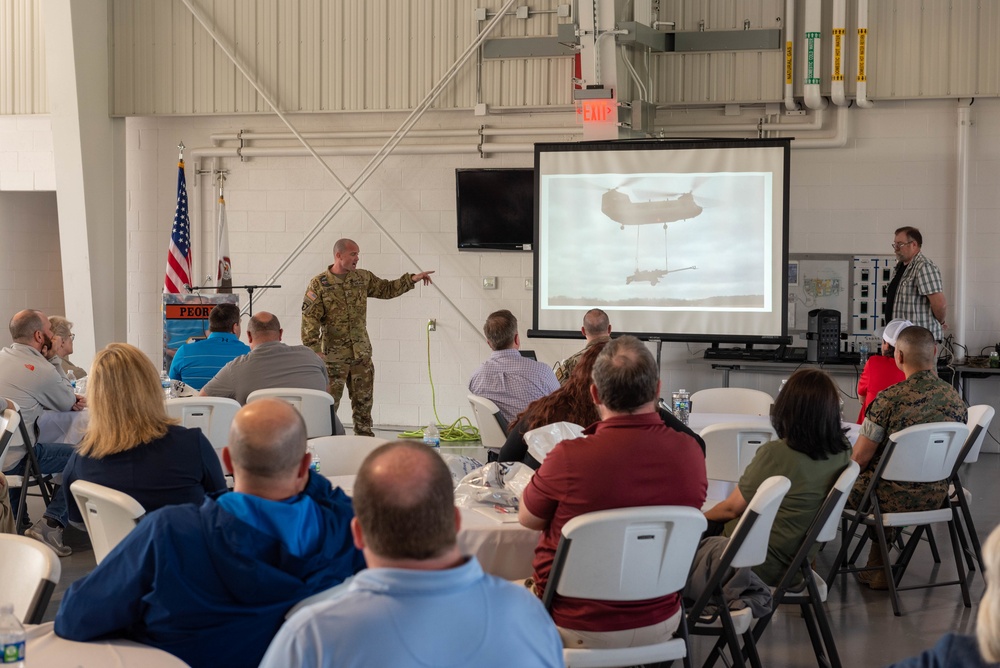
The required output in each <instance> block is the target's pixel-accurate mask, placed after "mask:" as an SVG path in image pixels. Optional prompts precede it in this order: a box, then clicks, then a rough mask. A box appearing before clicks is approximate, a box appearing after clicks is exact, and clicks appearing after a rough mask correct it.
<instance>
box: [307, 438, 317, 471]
mask: <svg viewBox="0 0 1000 668" xmlns="http://www.w3.org/2000/svg"><path fill="white" fill-rule="evenodd" d="M308 450H309V457H310V459H309V468H310V469H311V470H313V471H314V472H315V473H316V475H319V474H320V466H319V455H318V454H316V448H314V447H313V446H311V445H310V446H308Z"/></svg>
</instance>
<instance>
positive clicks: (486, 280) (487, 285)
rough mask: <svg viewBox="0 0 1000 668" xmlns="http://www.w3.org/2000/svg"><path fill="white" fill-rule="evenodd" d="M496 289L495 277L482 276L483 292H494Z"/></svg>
mask: <svg viewBox="0 0 1000 668" xmlns="http://www.w3.org/2000/svg"><path fill="white" fill-rule="evenodd" d="M496 289H497V277H496V276H483V290H496Z"/></svg>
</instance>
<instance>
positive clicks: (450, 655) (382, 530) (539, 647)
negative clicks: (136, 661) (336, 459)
mask: <svg viewBox="0 0 1000 668" xmlns="http://www.w3.org/2000/svg"><path fill="white" fill-rule="evenodd" d="M354 508H355V518H354V519H353V520H351V533H352V534H353V536H354V544H355V545H356V546H357V547H359V548H360V549H361V550H362V551H363V552H364V555H365V560H366V561H367V563H368V569H367V570H365V571H362V572H360V573H358V574H357V575H355V576H354V581H353V582H352V583H351V584H350V586H349V587H348V589H347V591H346V592H345V593H343V594H341V595H340V596H337V597H334V598H332V599H330V600H328V601H325V602H323V603H317V604H314V605H310V606H307V607H305V608H303V609H302V610H300V611H299V612H297V613H295V614H294V615H292V617H291V618H290V619H289V620H288V621H287V622H285V624H284V626H282V627H281V631H279V632H278V635H277V636H275V639H274V640H273V641H272V642H271V646H270V647H269V648H268V650H267V654H265V655H264V660H263V661H262V662H261V664H260V665H261V668H284V667H285V666H315V667H320V666H330V667H332V666H337V667H338V668H339V667H351V666H480V667H483V666H485V667H489V666H496V667H497V668H500V667H501V666H503V667H506V666H562V665H563V659H562V641H561V640H560V638H559V633H558V632H557V631H556V628H555V625H554V624H553V622H552V620H551V618H550V617H549V616H548V614H547V613H546V612H545V609H544V608H543V607H542V604H541V603H540V602H539V600H538V598H536V597H535V596H533V595H532V594H531V593H530V592H529V591H528V590H527V589H525V588H524V587H521V586H518V585H515V584H513V583H510V582H507V581H505V580H501V579H500V578H497V577H494V576H492V575H486V574H485V573H483V570H482V567H481V566H480V565H479V562H478V561H476V559H475V557H464V556H462V554H461V552H459V550H458V546H457V545H456V543H455V537H456V534H457V532H458V525H459V511H458V509H457V508H455V495H454V491H453V489H452V481H451V475H450V474H449V472H448V467H447V466H446V465H445V463H444V461H443V460H442V459H441V457H440V456H438V455H437V454H436V453H435V452H434V451H433V450H431V449H430V448H428V447H426V446H424V445H423V444H420V443H404V442H401V441H397V442H395V443H388V444H386V445H383V446H381V447H380V448H378V449H377V450H375V451H374V452H372V453H371V454H370V455H369V456H368V458H367V459H365V461H364V463H363V464H362V465H361V470H360V471H359V472H358V477H357V481H356V482H355V484H354Z"/></svg>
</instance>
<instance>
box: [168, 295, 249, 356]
mask: <svg viewBox="0 0 1000 668" xmlns="http://www.w3.org/2000/svg"><path fill="white" fill-rule="evenodd" d="M216 304H235V305H236V306H237V308H238V307H239V305H240V297H239V295H234V294H215V295H198V294H187V295H184V294H168V293H164V295H163V369H164V370H167V369H169V368H170V363H171V362H172V361H173V359H174V353H176V352H177V349H178V348H180V347H181V346H182V345H184V344H185V343H187V342H188V341H191V340H197V339H204V338H207V337H208V314H209V313H211V312H212V309H213V308H215V305H216Z"/></svg>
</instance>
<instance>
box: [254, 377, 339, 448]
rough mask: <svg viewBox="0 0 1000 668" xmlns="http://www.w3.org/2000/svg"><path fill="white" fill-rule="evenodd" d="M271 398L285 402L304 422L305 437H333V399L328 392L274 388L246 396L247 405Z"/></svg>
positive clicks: (256, 391)
mask: <svg viewBox="0 0 1000 668" xmlns="http://www.w3.org/2000/svg"><path fill="white" fill-rule="evenodd" d="M264 398H271V399H281V400H282V401H287V402H288V403H290V404H291V405H292V406H294V407H295V410H297V411H298V412H299V413H300V414H301V415H302V419H303V420H305V421H306V437H307V438H319V437H320V436H332V435H333V404H334V401H333V397H331V396H330V393H329V392H323V391H321V390H307V389H303V388H297V387H275V388H270V389H266V390H255V391H254V392H251V393H250V394H249V395H248V396H247V403H248V404H249V403H250V402H252V401H257V400H258V399H264Z"/></svg>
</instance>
